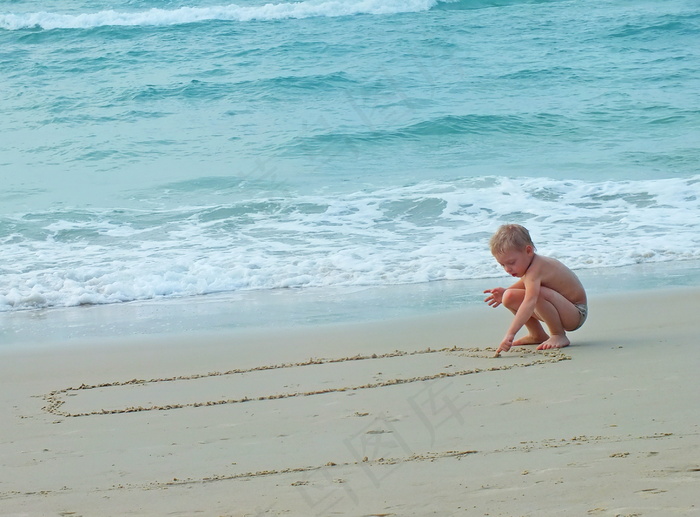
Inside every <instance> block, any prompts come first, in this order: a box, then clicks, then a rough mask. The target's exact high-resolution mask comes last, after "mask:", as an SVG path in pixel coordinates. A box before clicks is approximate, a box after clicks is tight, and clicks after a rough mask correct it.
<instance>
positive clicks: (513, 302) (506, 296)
mask: <svg viewBox="0 0 700 517" xmlns="http://www.w3.org/2000/svg"><path fill="white" fill-rule="evenodd" d="M521 303H523V295H522V294H521V293H520V292H519V291H518V290H517V289H506V290H505V292H504V293H503V305H505V306H506V307H508V308H509V309H515V310H517V309H518V307H520V304H521Z"/></svg>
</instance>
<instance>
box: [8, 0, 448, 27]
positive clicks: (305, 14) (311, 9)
mask: <svg viewBox="0 0 700 517" xmlns="http://www.w3.org/2000/svg"><path fill="white" fill-rule="evenodd" d="M437 3H438V0H344V1H338V0H306V1H302V2H280V3H267V4H265V5H257V6H241V5H237V4H229V5H222V6H214V7H180V8H178V9H172V10H168V9H157V8H153V9H149V10H147V11H136V12H120V11H114V10H106V11H99V12H95V13H81V14H60V13H50V12H35V13H25V14H13V13H7V14H0V28H3V29H6V30H18V29H29V28H37V27H38V28H41V29H46V30H51V29H89V28H93V27H103V26H110V25H114V26H163V25H181V24H186V23H197V22H203V21H210V20H221V21H236V22H248V21H252V20H260V21H264V20H284V19H294V18H311V17H336V16H351V15H357V14H397V13H404V12H420V11H427V10H428V9H430V8H431V7H433V6H435V5H436V4H437Z"/></svg>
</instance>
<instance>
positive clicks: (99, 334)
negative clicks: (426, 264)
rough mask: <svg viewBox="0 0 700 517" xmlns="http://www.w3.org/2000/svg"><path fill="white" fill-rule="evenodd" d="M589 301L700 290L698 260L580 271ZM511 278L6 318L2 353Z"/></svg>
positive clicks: (185, 329)
mask: <svg viewBox="0 0 700 517" xmlns="http://www.w3.org/2000/svg"><path fill="white" fill-rule="evenodd" d="M576 273H577V274H578V275H579V277H580V278H581V279H582V281H583V283H584V285H585V286H586V288H587V291H588V294H589V296H593V297H597V296H603V297H605V296H608V295H614V294H615V293H628V292H629V293H631V292H638V291H645V290H657V289H661V290H663V289H673V288H677V287H681V286H687V285H691V286H692V285H695V286H700V261H688V262H678V263H660V264H641V265H635V266H625V267H621V268H614V269H588V270H579V271H576ZM511 280H512V279H510V278H505V277H500V278H486V279H473V280H450V281H441V282H429V283H426V284H409V285H391V286H374V287H363V286H356V287H334V288H308V289H280V290H266V291H239V292H234V293H220V294H210V295H202V296H196V297H186V298H171V299H168V298H164V299H156V300H146V301H132V302H125V303H119V304H108V305H87V306H78V307H56V308H47V309H37V310H25V311H17V312H3V313H0V351H2V350H3V349H4V348H7V347H15V346H17V347H42V348H44V347H47V346H49V347H50V346H54V345H56V346H59V345H60V344H61V343H69V342H73V341H75V342H82V341H91V340H99V341H110V340H111V337H112V336H116V340H117V341H121V340H122V339H123V338H127V339H131V338H139V337H143V336H153V337H157V336H159V335H160V336H177V335H181V334H185V333H187V334H199V333H207V334H218V333H222V332H231V331H234V330H253V329H260V330H264V329H267V330H275V329H278V330H279V329H291V328H297V327H302V328H313V327H315V326H318V325H322V326H323V325H333V324H349V325H354V324H364V323H371V322H376V321H382V320H401V319H409V318H421V317H423V316H430V315H439V314H441V313H448V312H452V311H460V310H465V309H466V310H470V309H478V308H479V307H481V306H482V305H483V298H484V295H483V290H484V289H487V288H491V287H494V286H495V285H507V284H508V283H509V282H510V281H511Z"/></svg>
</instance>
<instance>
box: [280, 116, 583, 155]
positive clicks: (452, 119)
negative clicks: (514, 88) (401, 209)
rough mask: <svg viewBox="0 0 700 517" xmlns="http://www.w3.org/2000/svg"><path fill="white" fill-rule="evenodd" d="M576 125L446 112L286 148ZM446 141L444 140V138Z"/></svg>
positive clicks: (568, 129)
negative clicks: (403, 124)
mask: <svg viewBox="0 0 700 517" xmlns="http://www.w3.org/2000/svg"><path fill="white" fill-rule="evenodd" d="M572 131H573V129H572V125H571V123H570V122H569V121H568V120H567V119H566V117H564V116H561V115H557V114H551V113H534V114H529V115H477V114H474V115H445V116H441V117H435V118H433V119H430V120H424V121H420V122H416V123H414V124H409V125H406V126H403V127H394V128H386V129H371V130H367V131H354V132H343V131H332V132H326V133H322V134H318V135H313V136H304V137H295V138H294V139H292V140H291V141H290V142H289V143H287V144H286V151H287V152H291V153H292V154H295V153H309V152H318V151H319V150H326V151H328V150H330V149H333V148H335V147H338V148H341V147H353V146H357V145H368V146H382V145H386V144H388V143H392V142H398V141H420V140H426V139H428V140H430V139H443V138H445V137H451V136H452V137H455V136H461V135H485V134H491V135H493V134H497V133H501V134H503V135H509V137H511V136H514V135H528V134H537V135H543V134H545V135H558V134H566V135H569V136H570V135H572ZM441 141H442V142H443V143H444V140H441Z"/></svg>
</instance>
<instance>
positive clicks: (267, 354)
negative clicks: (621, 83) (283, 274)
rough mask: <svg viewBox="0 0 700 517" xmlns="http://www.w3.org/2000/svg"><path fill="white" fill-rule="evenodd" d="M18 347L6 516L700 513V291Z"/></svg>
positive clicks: (10, 402) (10, 404)
mask: <svg viewBox="0 0 700 517" xmlns="http://www.w3.org/2000/svg"><path fill="white" fill-rule="evenodd" d="M590 305H591V316H590V318H589V320H588V322H587V323H586V325H585V326H584V327H583V328H582V329H581V330H579V331H577V332H575V333H572V334H571V336H570V337H571V339H572V346H570V347H568V348H566V349H563V350H561V351H554V352H547V353H543V352H535V351H534V350H533V347H522V348H521V349H517V350H514V351H512V352H509V353H506V354H503V356H502V357H501V358H498V359H494V358H493V357H492V355H493V351H494V349H493V347H494V345H495V344H497V343H498V341H499V340H500V338H501V335H502V333H503V330H504V329H505V326H506V324H507V321H508V313H507V311H505V310H493V309H489V308H488V307H486V306H480V307H470V308H468V309H464V310H460V311H452V312H448V313H441V314H437V315H429V316H424V317H420V318H412V319H410V320H391V321H383V322H376V323H363V324H343V325H328V326H316V327H311V328H306V327H303V328H294V329H267V330H259V331H258V330H245V331H244V330H238V331H231V332H219V333H216V334H204V333H197V334H191V333H190V334H182V335H180V336H172V335H169V336H167V337H163V338H158V337H155V338H153V337H151V338H137V337H130V338H128V339H120V338H119V337H118V336H113V337H109V338H107V337H105V343H97V344H96V343H72V344H66V345H63V346H52V347H43V348H41V347H40V348H27V349H21V348H18V347H13V348H10V349H5V350H3V351H2V352H0V370H1V371H0V382H1V383H2V387H1V389H0V408H1V411H2V434H1V435H0V451H1V454H0V458H1V460H0V461H1V464H2V472H3V476H2V479H1V480H0V515H3V516H8V515H17V516H20V515H22V516H51V515H60V516H69V515H71V516H119V515H135V516H158V515H187V516H189V515H207V516H208V515H212V516H224V515H225V516H236V517H239V516H240V517H242V516H250V517H262V516H268V515H270V516H282V515H284V516H304V517H307V516H324V517H325V516H336V515H337V516H353V517H369V516H375V517H377V516H428V515H431V516H432V515H436V516H441V517H442V516H453V515H478V516H481V515H484V516H486V515H488V516H555V515H556V516H561V515H567V516H568V515H571V516H586V515H593V516H611V517H612V516H627V517H632V516H645V517H646V516H670V515H699V514H700V510H699V509H698V506H697V503H698V499H697V488H698V486H699V483H698V482H699V477H700V448H699V446H700V438H699V436H698V432H699V431H700V420H699V419H698V407H700V395H699V393H700V390H698V380H697V375H698V374H697V371H698V365H700V348H699V347H698V346H697V342H696V341H697V314H698V313H699V312H700V290H699V289H697V288H686V289H675V290H655V291H636V292H628V293H622V294H615V295H604V296H598V297H595V298H593V299H592V300H591V304H590Z"/></svg>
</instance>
